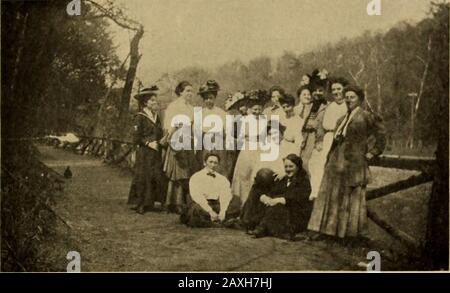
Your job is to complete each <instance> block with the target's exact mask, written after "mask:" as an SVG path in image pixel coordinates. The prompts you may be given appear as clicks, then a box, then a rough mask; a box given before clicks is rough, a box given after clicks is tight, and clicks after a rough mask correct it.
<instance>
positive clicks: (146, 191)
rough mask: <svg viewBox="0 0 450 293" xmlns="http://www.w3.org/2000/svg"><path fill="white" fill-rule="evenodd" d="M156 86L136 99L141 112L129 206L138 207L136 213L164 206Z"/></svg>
mask: <svg viewBox="0 0 450 293" xmlns="http://www.w3.org/2000/svg"><path fill="white" fill-rule="evenodd" d="M157 90H158V88H157V87H156V86H153V87H150V88H144V89H143V90H142V91H140V92H139V94H137V95H136V96H135V98H136V99H137V100H138V102H139V108H140V109H141V110H140V111H139V112H138V113H137V115H136V124H135V126H134V142H135V143H136V145H137V147H138V149H137V150H136V165H135V175H134V178H133V183H132V184H131V189H130V193H129V198H128V204H136V205H137V207H136V211H137V212H138V213H139V214H144V213H145V212H147V211H151V210H153V208H154V203H155V201H158V202H162V201H163V196H162V195H163V194H164V186H165V185H164V182H165V177H164V174H163V164H162V157H161V139H162V137H163V129H162V126H161V120H160V118H159V115H158V110H159V109H158V108H159V107H158V101H157V93H156V91H157Z"/></svg>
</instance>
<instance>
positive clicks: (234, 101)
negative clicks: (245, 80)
mask: <svg viewBox="0 0 450 293" xmlns="http://www.w3.org/2000/svg"><path fill="white" fill-rule="evenodd" d="M246 101H247V97H246V96H245V94H244V93H241V92H236V93H234V94H232V95H229V96H228V98H227V99H226V100H225V110H226V111H228V110H230V109H231V108H232V107H238V105H239V106H240V105H242V104H243V103H245V102H246Z"/></svg>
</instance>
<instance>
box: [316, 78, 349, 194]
mask: <svg viewBox="0 0 450 293" xmlns="http://www.w3.org/2000/svg"><path fill="white" fill-rule="evenodd" d="M347 85H348V81H347V80H346V79H344V78H341V77H338V78H331V79H330V86H331V95H332V97H333V100H334V101H333V102H331V103H330V104H329V105H328V106H327V108H326V109H325V112H324V114H323V119H322V122H321V123H320V124H319V126H318V128H317V132H316V142H315V147H314V150H313V151H312V154H311V158H310V160H309V172H310V174H311V196H310V198H311V199H314V198H316V197H317V194H318V192H319V188H320V183H321V182H322V177H323V173H324V169H325V163H326V161H327V158H328V153H329V151H330V149H331V144H332V143H333V136H334V130H335V128H336V123H337V121H338V120H339V119H340V118H342V117H343V116H345V114H347V105H346V103H345V101H344V94H343V91H344V88H345V86H347Z"/></svg>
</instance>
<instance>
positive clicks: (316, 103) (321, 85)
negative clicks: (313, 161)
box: [300, 71, 328, 174]
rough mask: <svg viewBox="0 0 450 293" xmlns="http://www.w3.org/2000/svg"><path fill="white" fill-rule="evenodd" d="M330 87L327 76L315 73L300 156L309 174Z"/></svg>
mask: <svg viewBox="0 0 450 293" xmlns="http://www.w3.org/2000/svg"><path fill="white" fill-rule="evenodd" d="M327 85H328V79H327V77H326V75H325V74H321V73H320V72H319V71H315V72H313V74H312V77H311V85H310V87H311V90H312V97H313V100H312V105H311V109H310V111H309V113H308V116H307V117H306V118H305V122H304V126H303V129H302V137H303V142H302V148H301V151H300V156H301V158H302V160H303V167H304V168H305V170H306V171H307V172H308V174H310V172H309V169H308V168H309V166H308V165H309V164H308V163H309V159H310V158H311V154H312V151H313V149H314V146H315V143H316V134H317V129H318V126H319V125H320V123H321V122H322V118H323V114H324V112H325V108H326V107H327V101H326V99H325V96H324V94H325V92H326V89H327Z"/></svg>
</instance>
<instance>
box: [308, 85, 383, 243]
mask: <svg viewBox="0 0 450 293" xmlns="http://www.w3.org/2000/svg"><path fill="white" fill-rule="evenodd" d="M344 96H345V101H346V104H347V107H348V112H347V114H346V115H345V117H343V118H341V119H340V121H338V123H337V128H336V131H335V134H334V142H333V145H332V147H331V151H330V154H329V158H328V162H327V165H326V167H325V174H324V177H323V179H322V183H321V186H320V191H319V194H318V197H317V198H316V199H315V201H314V208H313V212H312V214H311V219H310V220H309V224H308V229H309V230H312V231H315V232H319V233H321V234H326V235H331V236H337V237H340V238H344V237H357V236H366V233H367V207H366V186H367V184H368V182H369V179H370V176H369V174H370V173H369V166H368V165H369V164H368V162H369V161H370V160H372V159H373V158H374V157H376V156H378V155H380V154H381V153H382V152H383V150H384V147H385V144H386V139H385V132H384V127H383V125H382V122H381V119H380V118H379V117H375V116H374V115H373V114H372V113H369V112H367V111H365V110H363V109H362V108H361V105H362V103H363V101H364V91H363V90H362V89H361V88H359V87H357V86H347V87H346V88H345V89H344Z"/></svg>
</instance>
